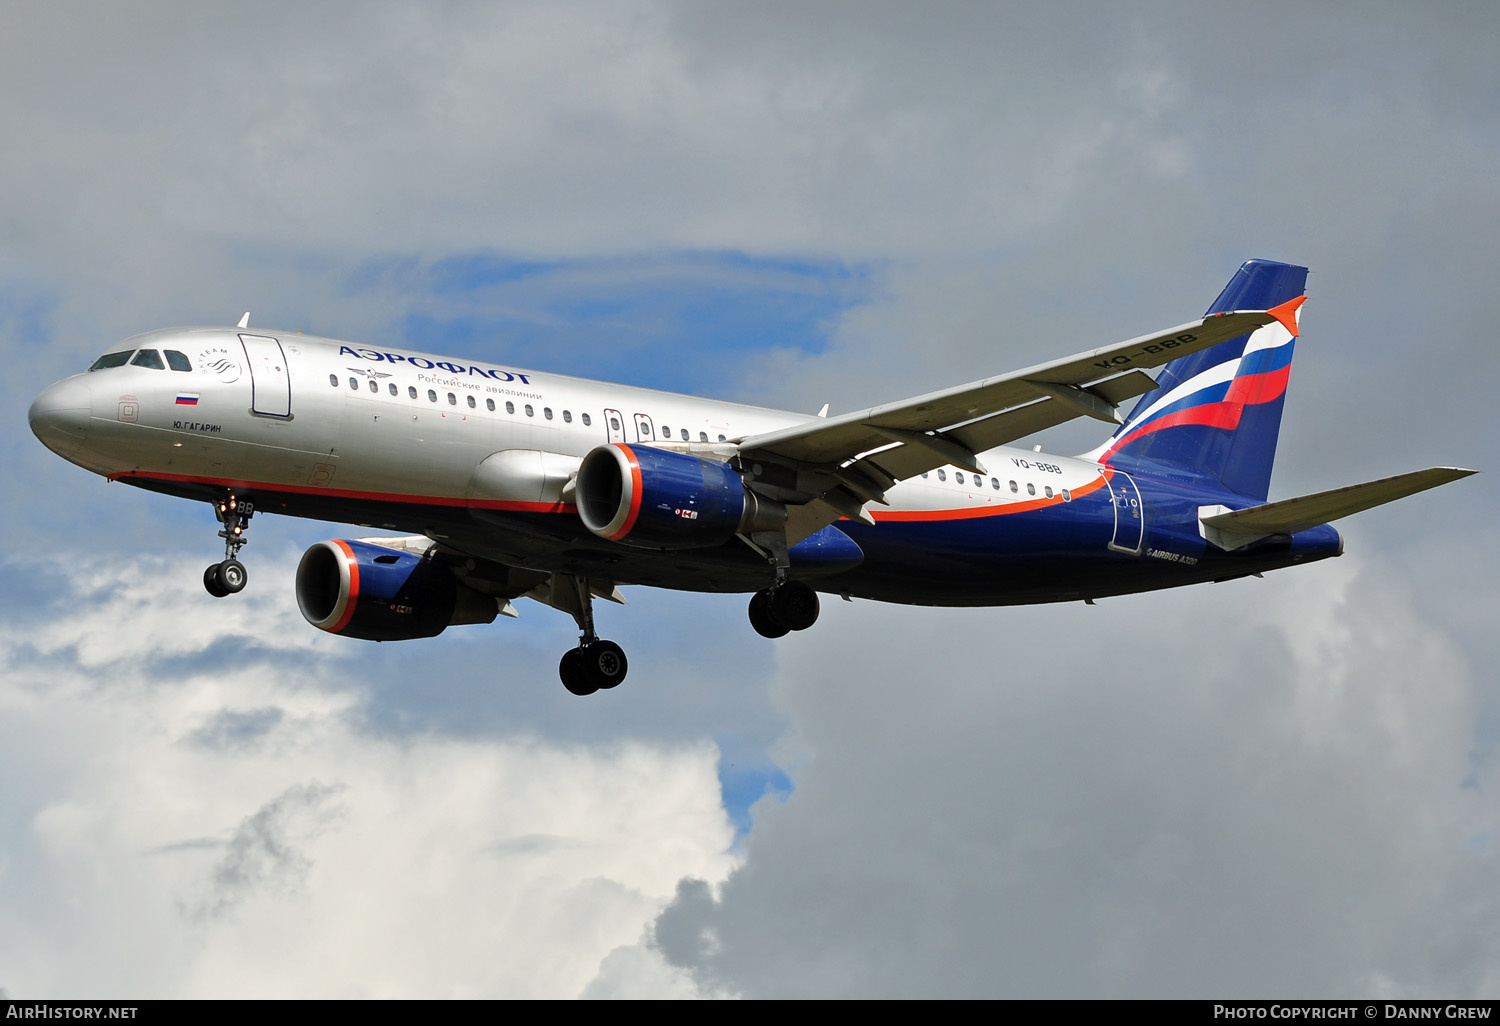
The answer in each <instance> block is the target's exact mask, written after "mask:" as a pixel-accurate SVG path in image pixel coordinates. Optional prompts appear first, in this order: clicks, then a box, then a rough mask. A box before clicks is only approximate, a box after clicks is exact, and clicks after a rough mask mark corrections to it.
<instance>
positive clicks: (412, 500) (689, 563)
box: [29, 260, 1474, 695]
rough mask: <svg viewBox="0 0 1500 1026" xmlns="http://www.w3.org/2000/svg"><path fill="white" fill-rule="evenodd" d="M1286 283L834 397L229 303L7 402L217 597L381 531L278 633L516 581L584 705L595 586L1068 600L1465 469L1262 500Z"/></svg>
mask: <svg viewBox="0 0 1500 1026" xmlns="http://www.w3.org/2000/svg"><path fill="white" fill-rule="evenodd" d="M1306 279H1307V268H1305V267H1301V266H1297V265H1293V264H1285V263H1279V262H1275V261H1269V260H1251V261H1248V262H1247V263H1245V264H1244V265H1243V266H1241V267H1240V269H1239V270H1238V271H1237V272H1236V273H1235V275H1234V276H1233V278H1232V279H1231V280H1230V282H1229V284H1228V285H1227V286H1226V287H1225V288H1224V290H1223V292H1222V293H1221V294H1220V295H1219V297H1218V299H1217V300H1215V302H1214V303H1213V304H1212V305H1211V306H1210V307H1209V309H1208V312H1207V314H1206V315H1205V316H1204V317H1202V318H1200V319H1198V320H1194V321H1190V322H1187V323H1185V324H1180V325H1177V326H1176V327H1172V328H1168V329H1166V330H1165V331H1158V332H1154V333H1152V334H1149V335H1143V336H1140V337H1137V338H1132V339H1129V340H1127V341H1124V342H1119V343H1116V344H1114V345H1109V346H1104V347H1102V348H1098V349H1092V350H1088V351H1086V352H1082V353H1078V354H1076V355H1073V356H1068V357H1065V358H1063V359H1057V360H1052V361H1049V362H1046V363H1041V364H1037V365H1035V366H1032V367H1028V368H1025V369H1024V370H1020V371H1015V372H1013V373H1009V374H1003V375H1000V376H997V377H989V378H983V379H980V380H978V381H972V382H969V383H967V384H963V385H958V386H956V387H953V388H948V389H944V390H941V391H937V392H931V393H928V394H926V395H920V396H917V397H915V398H911V399H905V400H902V401H899V402H893V403H887V404H884V405H881V406H874V407H870V408H868V409H863V410H856V411H852V412H849V413H845V414H842V415H839V416H828V415H827V413H828V410H827V407H826V406H825V407H824V408H823V410H822V411H821V412H820V413H819V414H817V415H811V414H801V413H794V412H787V411H782V410H773V409H763V408H759V407H754V406H747V405H742V404H738V403H732V402H723V401H717V400H712V399H703V398H697V397H693V396H687V395H679V394H673V393H668V392H660V391H652V390H649V389H644V388H636V387H629V386H623V385H611V384H604V383H600V382H594V381H587V380H582V379H579V378H573V377H565V376H562V375H559V374H553V373H549V372H542V371H527V370H520V369H517V368H513V367H510V366H507V365H502V364H496V363H491V362H488V361H482V360H475V359H472V358H457V357H440V356H433V355H428V354H424V353H419V352H415V351H411V350H407V349H400V348H394V347H386V346H373V345H362V344H356V343H353V342H345V341H340V340H337V339H328V338H319V337H312V336H308V335H303V334H300V333H298V332H286V331H262V330H258V329H257V330H252V329H251V328H250V326H249V316H250V315H249V314H248V313H247V314H246V315H245V316H244V317H243V318H242V319H241V320H240V322H239V323H238V324H237V325H236V326H233V327H188V328H172V329H165V330H159V331H151V332H147V333H145V334H141V335H136V336H134V337H132V338H129V339H126V340H125V341H123V342H121V343H119V344H118V345H116V346H113V347H111V348H110V349H109V351H108V352H106V353H105V354H104V355H102V356H100V357H99V358H98V359H97V360H95V361H94V363H93V364H92V365H91V366H90V367H89V368H88V370H87V371H86V372H84V373H82V374H77V375H74V376H72V377H69V378H66V379H64V380H62V381H59V382H57V383H56V384H54V385H52V386H51V387H49V388H47V389H46V390H45V391H43V392H42V393H41V394H40V395H39V396H38V397H37V398H36V400H35V401H34V402H33V403H32V404H31V409H30V411H29V420H30V424H31V429H32V431H33V432H34V433H35V434H36V436H37V437H38V439H40V440H41V442H42V443H43V444H44V445H46V446H47V447H48V448H49V449H51V450H52V451H53V452H55V453H57V454H58V455H59V456H61V457H63V458H64V459H67V460H69V461H71V462H73V463H76V464H78V465H79V466H81V467H83V468H85V469H87V470H90V471H93V472H94V473H96V474H101V475H103V476H104V477H106V478H107V479H108V480H110V481H122V482H124V483H126V484H130V485H134V486H136V487H139V488H145V489H148V490H151V491H155V492H160V493H164V494H167V495H173V496H178V497H181V498H186V499H195V500H200V501H204V502H208V503H211V504H212V505H213V508H214V512H215V517H216V519H217V521H218V522H219V523H220V524H222V529H221V530H220V531H219V536H220V537H221V538H223V539H224V558H223V559H222V560H221V561H220V562H218V563H213V564H210V565H209V566H208V568H207V569H206V570H205V571H204V574H203V584H204V587H205V588H206V589H207V591H208V592H209V593H210V594H211V595H213V596H215V597H218V598H223V597H225V596H227V595H231V594H234V593H237V592H239V591H241V590H243V589H244V588H245V585H246V583H247V580H248V574H247V571H246V568H245V566H244V564H243V563H241V562H240V560H239V558H238V557H239V552H240V549H241V547H242V546H244V545H245V543H246V540H247V539H246V537H245V531H246V528H247V526H248V525H249V522H250V520H251V518H252V516H254V515H255V514H256V513H282V514H287V515H290V516H297V517H310V518H315V519H319V520H329V521H336V522H341V523H349V524H355V525H359V526H361V527H368V528H379V529H384V530H391V531H397V532H405V534H404V536H399V537H367V538H354V539H334V540H329V541H322V542H318V543H317V544H315V545H313V546H312V547H311V548H309V549H308V550H307V551H306V553H305V554H304V555H303V556H302V559H301V561H300V563H299V565H298V567H297V572H296V580H295V591H296V597H297V603H298V606H299V608H300V609H301V611H302V614H303V616H304V617H305V618H306V619H307V621H308V622H309V623H311V624H312V625H313V626H314V627H317V628H319V629H320V630H324V631H328V632H330V633H333V634H337V635H342V636H346V637H352V638H361V639H366V640H373V641H397V640H404V639H413V638H426V637H433V636H436V635H438V634H440V633H442V631H443V630H445V629H446V628H447V627H449V626H454V625H458V624H475V623H492V622H493V621H494V620H495V619H496V617H497V616H500V615H502V614H503V615H507V616H515V615H517V614H516V609H515V606H514V604H513V603H514V602H515V600H517V599H520V598H523V597H524V598H529V599H533V600H535V601H538V602H541V603H543V604H546V605H549V606H552V607H554V608H556V609H558V610H561V611H563V612H566V613H568V614H570V615H572V617H573V618H574V620H575V622H576V623H577V625H578V629H579V632H580V637H579V643H578V646H577V647H576V648H573V649H570V650H568V651H567V652H566V653H565V654H564V655H563V657H562V660H561V662H560V665H559V676H560V677H561V678H562V682H563V684H564V686H565V687H566V688H567V690H568V691H570V692H572V693H573V694H576V695H587V694H593V693H595V692H597V691H600V690H605V689H610V688H613V687H615V686H616V685H618V684H619V683H620V682H621V681H622V680H624V678H625V676H626V672H627V669H628V661H627V659H626V656H625V653H624V651H623V650H622V649H621V647H620V646H619V645H618V644H616V643H614V642H612V641H607V640H604V639H602V638H600V637H599V636H598V635H597V633H596V631H595V626H594V615H593V602H594V600H595V599H605V600H609V601H614V602H623V601H624V598H623V596H622V594H621V592H620V587H621V586H622V585H647V586H654V587H662V588H673V589H679V590H686V591H697V592H739V593H750V595H751V597H750V604H749V618H750V623H751V626H752V627H753V629H754V630H755V631H756V632H757V633H759V634H761V635H763V636H764V637H767V638H777V637H781V636H784V635H786V634H788V633H789V632H792V631H802V630H806V629H808V628H809V627H811V626H812V625H813V623H814V622H815V621H816V620H817V618H818V612H819V599H818V594H819V593H820V592H821V593H823V594H825V595H837V596H842V597H843V598H845V599H854V598H862V599H873V600H878V601H884V602H898V603H908V604H916V605H930V606H976V605H1011V604H1021V603H1037V602H1064V601H1083V602H1087V603H1090V604H1092V603H1093V602H1094V600H1095V599H1099V598H1102V597H1105V596H1113V595H1121V594H1127V593H1132V592H1141V591H1148V590H1154V589H1160V588H1168V587H1175V586H1178V585H1186V584H1195V583H1201V582H1209V581H1226V580H1230V579H1233V578H1240V577H1247V576H1252V575H1253V576H1260V575H1261V574H1263V573H1264V572H1266V571H1269V570H1275V569H1279V568H1282V567H1288V566H1295V565H1298V564H1302V563H1309V562H1313V561H1316V560H1320V559H1325V558H1328V557H1330V556H1337V555H1340V554H1342V552H1343V540H1342V538H1341V536H1340V535H1339V533H1338V531H1337V530H1336V529H1334V528H1333V527H1332V526H1329V525H1330V522H1331V521H1334V520H1337V519H1339V518H1341V517H1344V516H1348V515H1350V514H1352V513H1356V512H1359V511H1361V510H1364V509H1369V508H1371V507H1373V506H1377V505H1380V504H1382V503H1386V502H1390V501H1393V500H1395V499H1398V498H1401V497H1403V496H1406V495H1410V494H1412V493H1415V492H1418V491H1422V490H1424V489H1427V488H1432V487H1436V486H1438V485H1441V484H1445V483H1448V482H1450V481H1454V480H1457V479H1459V478H1462V477H1465V476H1467V475H1469V474H1472V473H1474V471H1471V470H1465V469H1461V468H1455V467H1433V468H1429V469H1427V470H1421V471H1416V472H1414V473H1407V474H1401V475H1398V476H1396V477H1390V478H1385V479H1383V480H1378V481H1370V482H1366V483H1364V484H1358V485H1353V486H1350V487H1345V488H1337V489H1333V490H1331V491H1325V492H1319V493H1316V494H1312V495H1303V496H1299V497H1296V498H1290V499H1281V500H1278V501H1274V502H1272V501H1268V495H1269V485H1270V478H1271V466H1272V461H1273V458H1274V456H1275V451H1276V443H1277V436H1278V434H1279V431H1280V423H1281V413H1282V406H1283V403H1284V400H1285V394H1286V387H1287V379H1288V374H1289V372H1290V369H1291V361H1292V352H1293V349H1294V345H1295V341H1296V338H1297V336H1298V334H1299V327H1298V324H1299V317H1300V313H1301V308H1302V304H1303V302H1304V300H1305V298H1306V297H1305V286H1306ZM1158 367H1160V368H1162V369H1161V370H1160V372H1159V373H1158V375H1157V376H1156V377H1154V378H1153V377H1152V376H1151V375H1150V374H1147V373H1146V371H1147V370H1148V369H1153V368H1158ZM1130 400H1135V404H1134V406H1133V408H1132V410H1131V412H1130V413H1129V415H1128V416H1125V415H1122V414H1121V412H1120V409H1121V407H1122V406H1123V405H1124V404H1125V403H1127V402H1129V401H1130ZM1077 417H1091V418H1095V419H1097V420H1100V421H1103V422H1105V423H1107V424H1110V425H1111V427H1112V428H1113V432H1112V434H1111V435H1110V436H1109V438H1108V439H1106V440H1105V441H1104V442H1103V443H1102V444H1101V445H1100V446H1099V447H1098V448H1096V449H1095V450H1093V451H1091V452H1088V453H1084V454H1082V455H1080V456H1076V457H1068V456H1056V455H1049V454H1046V453H1043V452H1042V451H1041V446H1039V445H1038V446H1035V447H1034V448H1016V447H1012V446H1010V444H1009V443H1012V442H1015V441H1017V440H1019V439H1022V438H1025V437H1027V436H1029V435H1032V434H1035V433H1036V432H1038V431H1041V430H1043V429H1046V428H1049V427H1053V426H1055V425H1057V424H1060V423H1063V422H1064V421H1068V420H1072V419H1074V418H1077Z"/></svg>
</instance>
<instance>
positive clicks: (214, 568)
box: [203, 492, 255, 598]
mask: <svg viewBox="0 0 1500 1026" xmlns="http://www.w3.org/2000/svg"><path fill="white" fill-rule="evenodd" d="M254 515H255V506H254V504H252V503H249V502H245V501H243V500H241V499H240V498H239V497H238V496H236V495H235V494H234V493H233V492H230V493H229V494H227V495H226V496H225V497H224V498H223V499H222V500H220V501H219V502H217V503H215V504H214V516H216V517H218V519H219V523H221V524H223V525H224V529H223V530H222V531H220V532H219V537H220V538H223V539H224V561H223V562H222V563H210V564H209V566H208V569H206V570H204V571H203V587H204V589H205V590H206V591H207V592H208V593H209V594H210V595H212V596H213V597H214V598H223V597H224V596H225V595H237V594H239V593H240V592H242V591H244V590H245V585H246V583H248V582H249V580H250V572H249V571H248V570H246V569H245V564H244V563H241V562H240V561H239V554H240V549H241V548H243V547H244V546H245V544H246V543H247V542H248V541H249V540H250V539H248V538H246V537H245V528H246V527H247V526H248V525H249V523H250V518H251V517H252V516H254Z"/></svg>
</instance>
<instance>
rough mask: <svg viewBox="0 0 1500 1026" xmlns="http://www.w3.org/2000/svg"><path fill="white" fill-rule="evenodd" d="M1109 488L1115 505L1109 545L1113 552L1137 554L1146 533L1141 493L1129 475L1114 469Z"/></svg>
mask: <svg viewBox="0 0 1500 1026" xmlns="http://www.w3.org/2000/svg"><path fill="white" fill-rule="evenodd" d="M1109 490H1110V499H1111V500H1112V502H1113V505H1114V507H1115V534H1114V537H1113V538H1111V539H1110V542H1109V547H1110V548H1111V549H1113V550H1114V551H1115V552H1128V553H1130V554H1132V555H1139V554H1140V551H1141V541H1142V540H1143V539H1144V537H1145V533H1146V532H1145V524H1146V511H1145V509H1144V508H1143V507H1142V506H1141V493H1140V491H1139V489H1137V488H1136V486H1135V481H1133V480H1131V477H1130V475H1129V474H1127V473H1125V472H1124V471H1120V470H1117V471H1115V476H1114V477H1113V478H1111V480H1110V485H1109Z"/></svg>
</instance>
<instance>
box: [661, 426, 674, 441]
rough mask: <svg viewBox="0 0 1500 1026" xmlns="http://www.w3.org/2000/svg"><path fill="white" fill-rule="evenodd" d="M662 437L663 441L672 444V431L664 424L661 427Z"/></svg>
mask: <svg viewBox="0 0 1500 1026" xmlns="http://www.w3.org/2000/svg"><path fill="white" fill-rule="evenodd" d="M661 437H662V440H663V441H667V442H670V441H671V440H672V429H671V428H669V427H667V426H666V425H665V424H663V425H662V426H661Z"/></svg>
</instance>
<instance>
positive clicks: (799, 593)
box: [770, 581, 818, 631]
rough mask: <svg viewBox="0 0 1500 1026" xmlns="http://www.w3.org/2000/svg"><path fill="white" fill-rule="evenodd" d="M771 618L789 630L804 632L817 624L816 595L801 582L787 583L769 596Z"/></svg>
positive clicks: (809, 586) (810, 586)
mask: <svg viewBox="0 0 1500 1026" xmlns="http://www.w3.org/2000/svg"><path fill="white" fill-rule="evenodd" d="M770 612H771V618H772V619H773V620H775V621H776V622H777V623H780V624H781V625H782V626H784V627H786V628H787V629H789V630H794V631H805V630H807V629H808V628H809V627H811V626H812V625H813V624H815V623H817V622H818V593H817V592H815V591H813V590H812V585H810V584H805V583H803V582H802V581H787V582H786V583H784V584H783V585H782V586H781V587H779V588H777V589H776V590H775V591H773V592H772V593H771V596H770Z"/></svg>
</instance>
